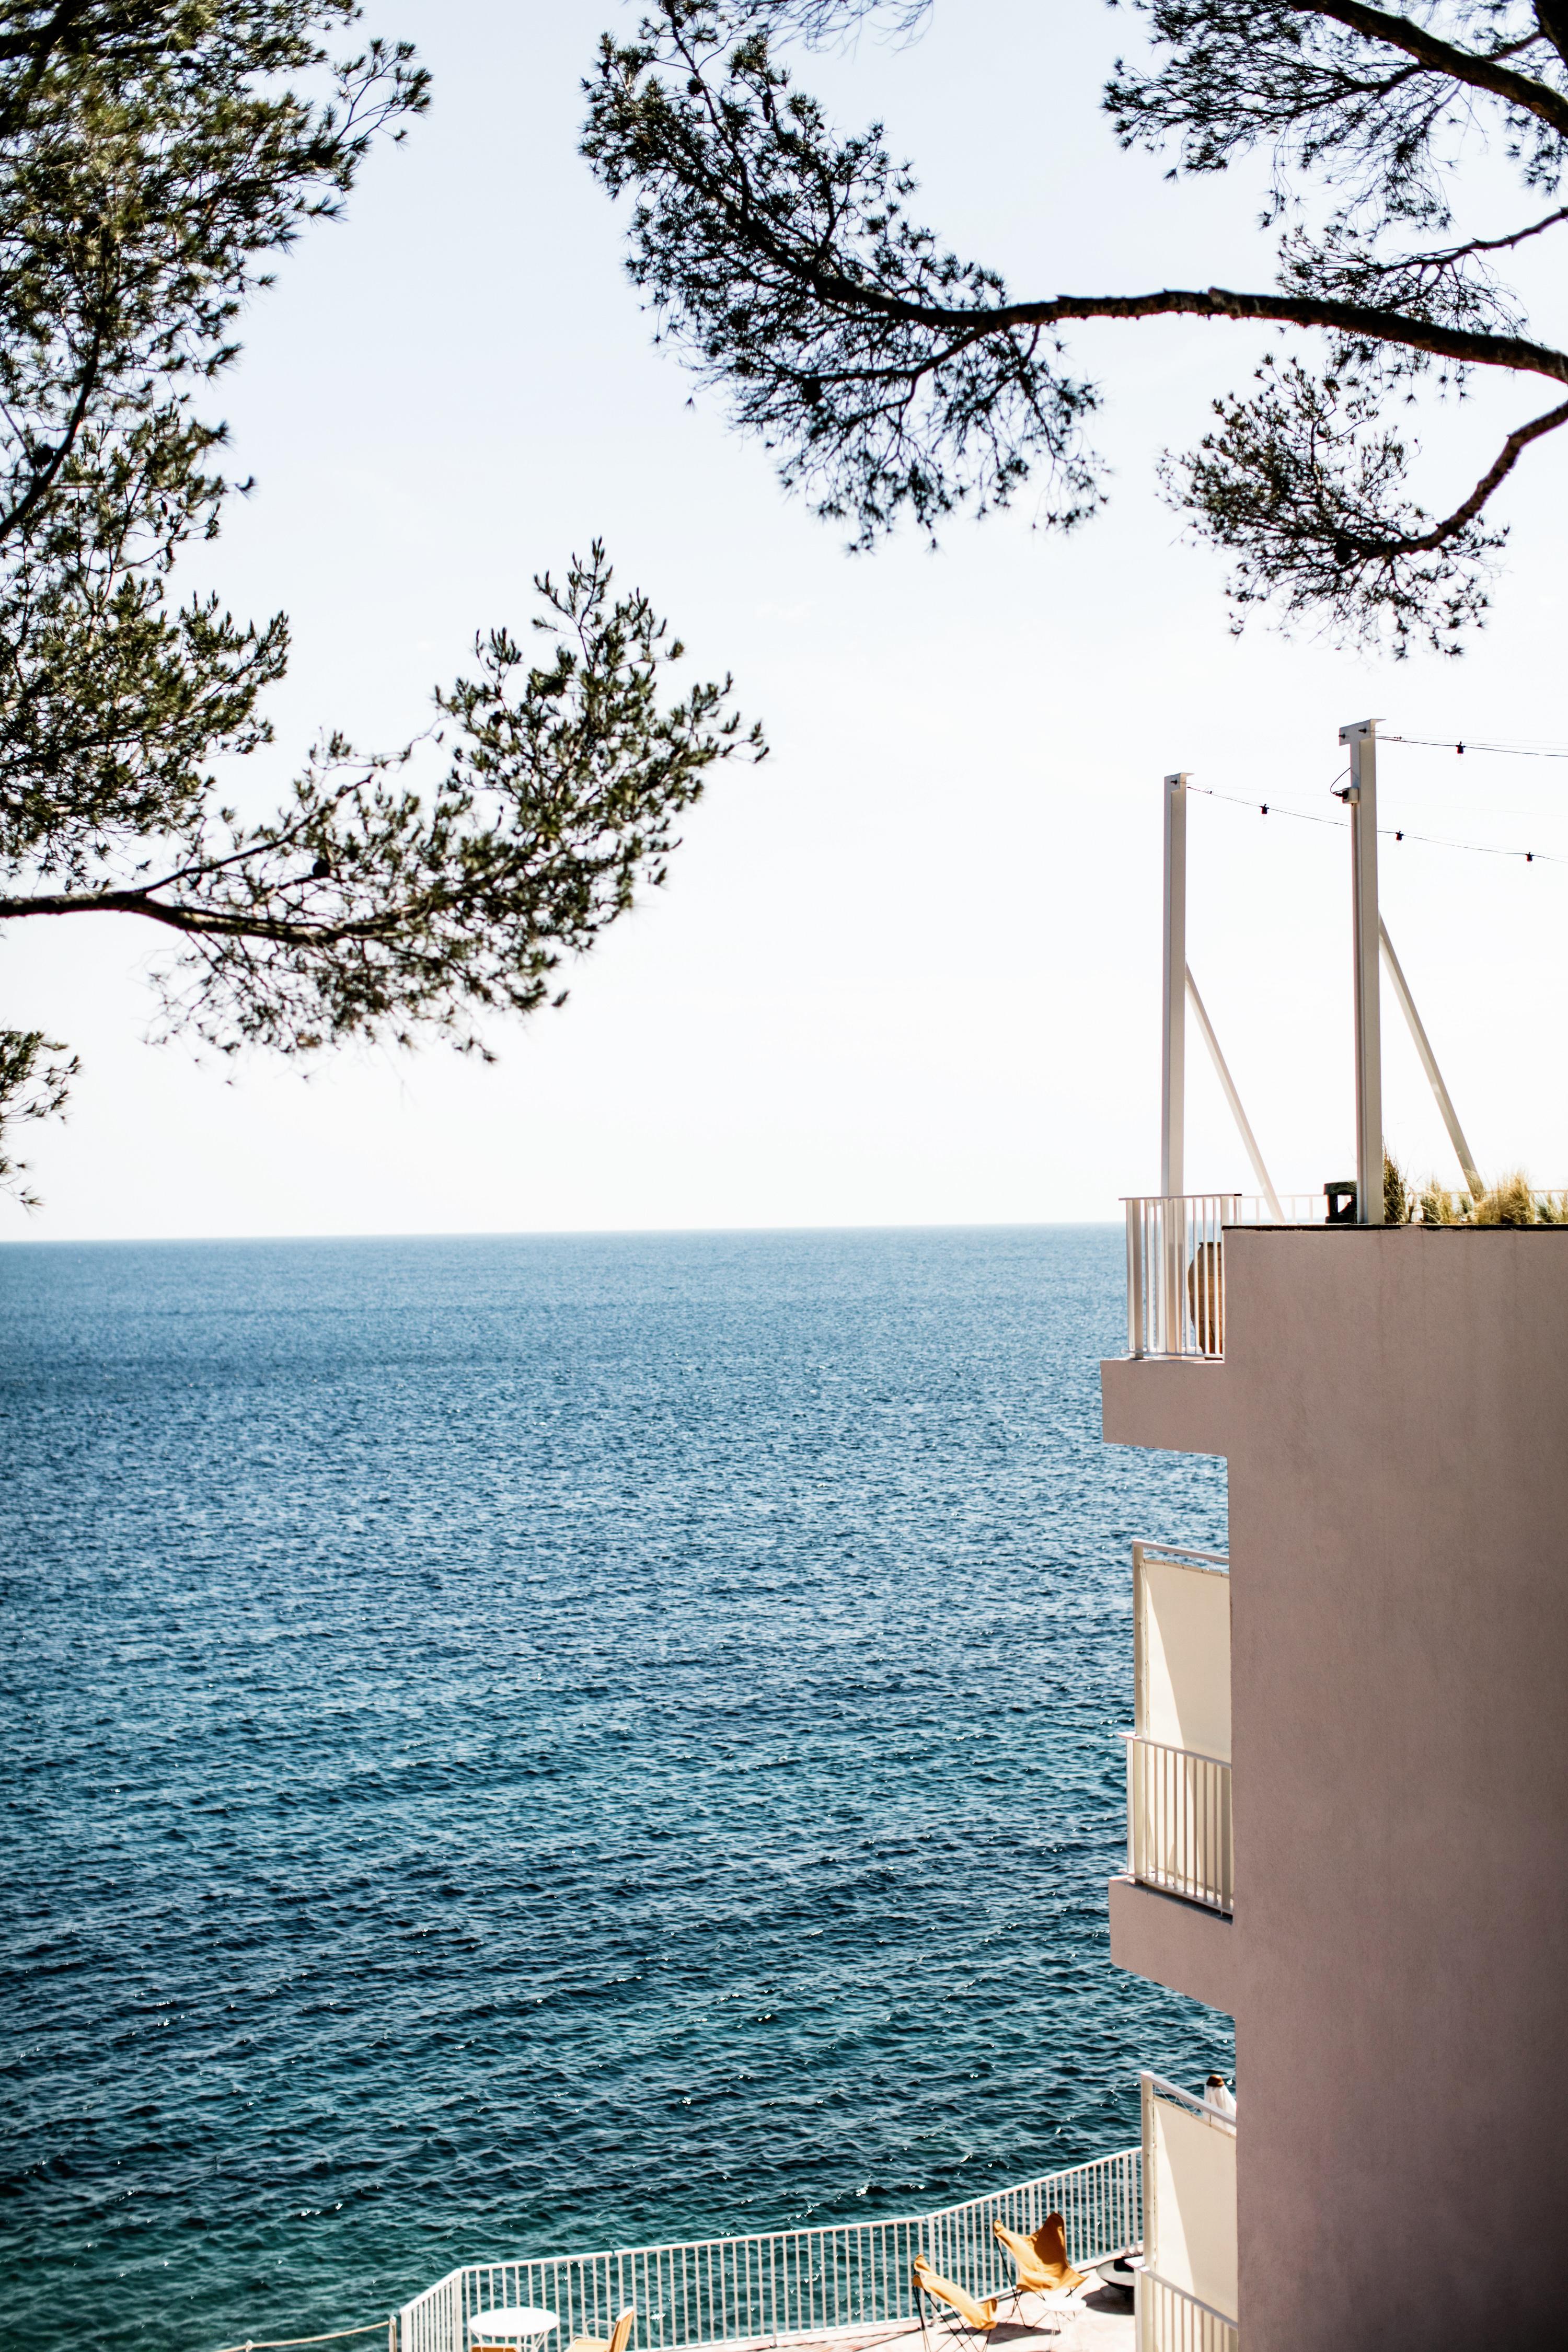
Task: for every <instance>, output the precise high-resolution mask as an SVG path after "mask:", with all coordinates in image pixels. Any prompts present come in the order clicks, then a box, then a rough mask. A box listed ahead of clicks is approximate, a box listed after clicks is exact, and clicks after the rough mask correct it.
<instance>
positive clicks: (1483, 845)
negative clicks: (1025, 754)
mask: <svg viewBox="0 0 1568 2352" xmlns="http://www.w3.org/2000/svg"><path fill="white" fill-rule="evenodd" d="M1383 740H1386V739H1383ZM1342 772H1343V771H1342ZM1338 781H1339V780H1338V778H1337V777H1336V779H1335V782H1338ZM1187 790H1188V792H1190V793H1202V794H1203V796H1204V798H1205V800H1210V801H1228V802H1229V803H1230V805H1231V807H1232V808H1255V809H1256V810H1257V811H1258V814H1259V815H1260V816H1290V817H1294V818H1295V819H1296V821H1297V823H1298V824H1327V825H1331V826H1332V827H1333V828H1334V830H1335V831H1336V832H1337V833H1343V832H1345V831H1347V830H1348V828H1349V825H1350V819H1349V817H1348V816H1319V815H1318V814H1316V812H1315V811H1314V810H1311V809H1297V808H1281V807H1280V805H1279V802H1278V801H1247V800H1243V799H1242V798H1241V796H1240V794H1239V793H1216V792H1211V791H1210V789H1209V787H1208V786H1207V785H1206V784H1189V785H1188V786H1187ZM1377 829H1378V832H1379V834H1380V835H1383V836H1384V839H1386V840H1389V841H1419V842H1421V843H1423V844H1425V845H1426V847H1427V848H1428V849H1462V850H1464V851H1466V852H1467V853H1468V855H1469V856H1472V857H1520V858H1522V859H1523V861H1524V863H1525V864H1526V866H1568V857H1558V856H1554V855H1553V854H1552V851H1550V850H1546V849H1499V848H1498V847H1497V846H1496V845H1495V844H1494V843H1491V842H1486V841H1448V840H1447V839H1445V837H1444V836H1443V835H1441V834H1436V833H1412V832H1411V830H1410V827H1409V826H1408V825H1405V824H1401V825H1394V824H1380V825H1379V826H1378V828H1377Z"/></svg>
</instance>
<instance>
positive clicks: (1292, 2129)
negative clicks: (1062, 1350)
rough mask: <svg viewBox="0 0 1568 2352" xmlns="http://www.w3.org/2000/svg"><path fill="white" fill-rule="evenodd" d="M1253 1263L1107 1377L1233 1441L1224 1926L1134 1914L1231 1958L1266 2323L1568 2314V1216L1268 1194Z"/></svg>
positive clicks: (1527, 2340)
mask: <svg viewBox="0 0 1568 2352" xmlns="http://www.w3.org/2000/svg"><path fill="white" fill-rule="evenodd" d="M1106 1372H1107V1379H1106V1384H1105V1401H1106V1435H1107V1437H1108V1438H1110V1439H1112V1440H1116V1441H1120V1442H1121V1443H1132V1444H1171V1443H1172V1442H1173V1433H1180V1434H1181V1436H1182V1437H1183V1439H1184V1442H1185V1443H1187V1444H1194V1443H1196V1442H1200V1441H1205V1440H1206V1445H1207V1447H1208V1448H1211V1449H1212V1450H1214V1451H1223V1452H1224V1453H1225V1454H1226V1456H1227V1457H1228V1464H1229V1482H1230V1559H1231V1642H1232V1661H1233V1681H1232V1754H1233V1759H1234V1798H1233V1801H1234V1818H1235V1835H1236V1885H1237V1897H1236V1919H1235V1923H1234V1926H1233V1927H1231V1928H1230V1929H1229V1930H1228V1931H1223V1930H1222V1931H1221V1932H1222V1933H1226V1934H1227V1936H1228V1943H1227V1947H1226V1948H1227V1949H1228V1952H1229V1959H1228V1963H1227V1964H1226V1967H1225V1969H1224V1970H1223V1972H1218V1971H1216V1970H1215V1967H1214V1965H1213V1962H1212V1960H1210V1959H1204V1960H1201V1961H1200V1960H1199V1959H1197V1958H1194V1957H1193V1956H1194V1955H1195V1954H1197V1953H1198V1952H1199V1951H1200V1949H1202V1950H1205V1951H1207V1950H1208V1949H1209V1948H1210V1947H1212V1945H1213V1940H1214V1939H1213V1937H1212V1936H1211V1937H1209V1938H1208V1939H1207V1943H1206V1944H1205V1943H1204V1942H1203V1939H1202V1938H1199V1937H1194V1932H1193V1927H1192V1923H1191V1922H1190V1921H1187V1920H1183V1919H1182V1918H1180V1916H1178V1915H1180V1914H1182V1913H1183V1912H1184V1911H1186V1909H1187V1907H1188V1906H1182V1905H1179V1904H1174V1903H1172V1902H1171V1901H1170V1900H1169V1898H1165V1897H1161V1896H1147V1895H1145V1896H1144V1899H1143V1901H1142V1904H1141V1905H1134V1904H1133V1903H1131V1902H1130V1901H1129V1899H1128V1896H1127V1895H1122V1896H1121V1899H1120V1904H1119V1906H1117V1907H1118V1908H1119V1909H1120V1913H1121V1933H1120V1935H1118V1936H1116V1937H1115V1941H1114V1942H1113V1952H1114V1953H1115V1956H1116V1957H1117V1958H1121V1959H1122V1960H1123V1961H1124V1962H1125V1963H1126V1964H1130V1965H1132V1966H1134V1967H1137V1968H1139V1969H1141V1971H1142V1972H1143V1973H1147V1974H1150V1975H1157V1976H1160V1977H1161V1979H1162V1980H1163V1981H1165V1982H1175V1983H1177V1984H1178V1985H1179V1986H1180V1987H1181V1989H1183V1990H1191V1991H1193V1992H1194V1994H1196V1995H1197V1996H1198V1997H1199V1998H1208V1999H1210V2000H1213V1999H1214V1998H1215V1992H1216V1990H1219V1989H1221V1988H1222V1987H1223V1985H1224V1982H1225V1980H1226V1979H1228V1980H1229V1984H1230V1987H1231V1989H1232V1995H1233V2004H1234V2013H1235V2016H1236V2021H1237V2089H1238V2096H1239V2100H1240V2105H1241V2117H1240V2126H1239V2137H1238V2144H1237V2158H1238V2213H1237V2218H1238V2230H1239V2240H1240V2294H1241V2304H1240V2316H1241V2326H1242V2332H1243V2336H1244V2341H1245V2345H1246V2352H1329V2347H1333V2352H1346V2347H1354V2346H1357V2345H1360V2344H1362V2343H1363V2342H1365V2343H1367V2344H1369V2345H1371V2344H1373V2343H1376V2344H1378V2345H1382V2344H1385V2343H1386V2344H1397V2345H1399V2346H1400V2347H1402V2352H1426V2347H1433V2352H1436V2347H1438V2346H1445V2347H1446V2346H1448V2345H1451V2344H1452V2343H1453V2342H1454V2341H1456V2340H1463V2338H1464V2336H1466V2334H1467V2333H1469V2334H1470V2335H1471V2336H1473V2340H1475V2341H1478V2342H1486V2343H1489V2342H1497V2343H1508V2344H1510V2346H1513V2347H1521V2352H1522V2347H1530V2346H1535V2345H1542V2346H1544V2345H1552V2346H1557V2345H1561V2344H1563V2343H1564V2342H1568V2280H1565V2273H1564V2252H1563V2249H1564V2233H1563V2232H1564V2219H1565V2217H1568V1231H1557V1230H1551V1229H1541V1228H1535V1229H1530V1230H1526V1231H1522V1232H1512V1231H1508V1230H1504V1229H1473V1230H1454V1229H1446V1230H1445V1229H1438V1230H1436V1231H1434V1230H1426V1231H1424V1230H1423V1229H1421V1228H1420V1227H1399V1228H1393V1229H1388V1228H1384V1229H1379V1228H1375V1227H1371V1228H1366V1227H1361V1228H1356V1227H1341V1228H1330V1229H1325V1228H1322V1227H1314V1228H1289V1229H1279V1228H1275V1229H1269V1228H1257V1229H1247V1228H1237V1229H1235V1230H1233V1231H1231V1232H1229V1233H1227V1234H1226V1359H1225V1361H1224V1363H1223V1364H1221V1365H1201V1366H1182V1367H1171V1366H1156V1365H1153V1364H1150V1365H1141V1364H1127V1363H1124V1364H1119V1365H1115V1366H1108V1367H1107V1368H1106ZM1146 1375H1147V1376H1152V1377H1148V1378H1146V1377H1145V1376H1146ZM1177 1380H1185V1381H1187V1382H1188V1383H1189V1386H1188V1387H1187V1388H1185V1389H1181V1390H1179V1389H1176V1388H1175V1387H1174V1385H1173V1383H1174V1381H1177ZM1200 1382H1201V1383H1203V1386H1202V1387H1201V1388H1200V1387H1198V1386H1196V1385H1195V1384H1196V1383H1200ZM1141 1398H1142V1399H1144V1400H1146V1406H1147V1410H1146V1412H1145V1411H1144V1410H1143V1408H1142V1405H1141V1402H1140V1400H1141ZM1161 1532H1163V1531H1161ZM1170 1532H1173V1533H1174V1532H1178V1531H1170ZM1138 1892H1139V1893H1140V1894H1141V1895H1142V1892H1143V1891H1142V1890H1139V1891H1138ZM1151 1904H1152V1905H1153V1906H1155V1907H1154V1910H1153V1912H1152V1913H1151V1912H1150V1909H1149V1906H1150V1905H1151ZM1162 1921H1165V1922H1167V1923H1169V1924H1168V1927H1165V1928H1163V1927H1162ZM1113 1932H1114V1930H1113ZM1155 1961H1163V1962H1164V1963H1165V1965H1161V1966H1156V1965H1153V1963H1154V1962H1155ZM1184 1969H1185V1970H1186V1971H1187V1974H1188V1978H1189V1979H1194V1978H1199V1977H1201V1979H1202V1981H1201V1982H1199V1981H1184V1975H1183V1971H1184Z"/></svg>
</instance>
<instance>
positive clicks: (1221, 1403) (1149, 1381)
mask: <svg viewBox="0 0 1568 2352" xmlns="http://www.w3.org/2000/svg"><path fill="white" fill-rule="evenodd" d="M1230 1420H1231V1415H1230V1382H1229V1380H1228V1378H1227V1376H1226V1367H1225V1365H1224V1364H1223V1362H1221V1363H1213V1364H1203V1363H1192V1362H1184V1360H1182V1359H1181V1358H1180V1357H1179V1356H1114V1357H1112V1358H1111V1359H1110V1360H1109V1361H1108V1362H1105V1363H1102V1364H1101V1365H1100V1426H1101V1430H1102V1433H1103V1434H1104V1438H1105V1442H1106V1444H1108V1445H1159V1446H1163V1447H1166V1448H1168V1449H1169V1450H1170V1451H1171V1452H1172V1453H1175V1454H1228V1453H1229V1452H1230Z"/></svg>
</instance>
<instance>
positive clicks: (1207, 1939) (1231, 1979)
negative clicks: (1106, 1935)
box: [1110, 1877, 1241, 2017]
mask: <svg viewBox="0 0 1568 2352" xmlns="http://www.w3.org/2000/svg"><path fill="white" fill-rule="evenodd" d="M1239 1951H1240V1947H1239V1945H1238V1944H1237V1935H1236V1922H1235V1921H1234V1920H1233V1919H1226V1918H1225V1917H1224V1916H1222V1914H1221V1913H1219V1912H1218V1911H1205V1909H1204V1907H1203V1906H1202V1904H1201V1903H1184V1902H1183V1900H1182V1898H1181V1896H1180V1895H1162V1894H1160V1893H1159V1892H1158V1891H1157V1889H1155V1888H1154V1887H1152V1886H1140V1885H1139V1884H1138V1882H1137V1881H1136V1880H1135V1879H1131V1878H1125V1877H1122V1878H1113V1879H1112V1880H1111V1882H1110V1958H1111V1961H1112V1964H1113V1965H1114V1966H1115V1967H1117V1968H1119V1969H1127V1971H1128V1972H1129V1974H1130V1975H1131V1976H1135V1977H1148V1978H1150V1979H1152V1981H1153V1982H1154V1983H1155V1984H1163V1985H1168V1986H1169V1988H1170V1990H1172V1991H1173V1992H1182V1993H1185V1994H1186V1996H1187V1998H1188V2000H1201V2001H1202V2002H1204V2004H1205V2007H1207V2008H1209V2009H1219V2010H1223V2011H1225V2013H1226V2016H1227V2017H1234V2016H1235V2015H1236V2008H1237V1990H1238V1988H1237V1978H1238V1977H1239V1975H1240V1972H1241V1971H1240V1966H1239Z"/></svg>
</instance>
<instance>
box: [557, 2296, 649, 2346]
mask: <svg viewBox="0 0 1568 2352" xmlns="http://www.w3.org/2000/svg"><path fill="white" fill-rule="evenodd" d="M635 2326H637V2308H636V2306H635V2305H634V2306H633V2308H632V2309H631V2310H630V2311H623V2312H622V2314H621V2315H620V2317H619V2318H618V2319H617V2320H616V2324H615V2326H613V2327H612V2328H611V2330H610V2332H609V2335H608V2336H574V2337H573V2338H572V2341H571V2343H570V2344H569V2345H568V2346H567V2347H566V2352H626V2347H627V2345H628V2344H629V2343H630V2342H631V2340H632V2330H633V2328H634V2327H635Z"/></svg>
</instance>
